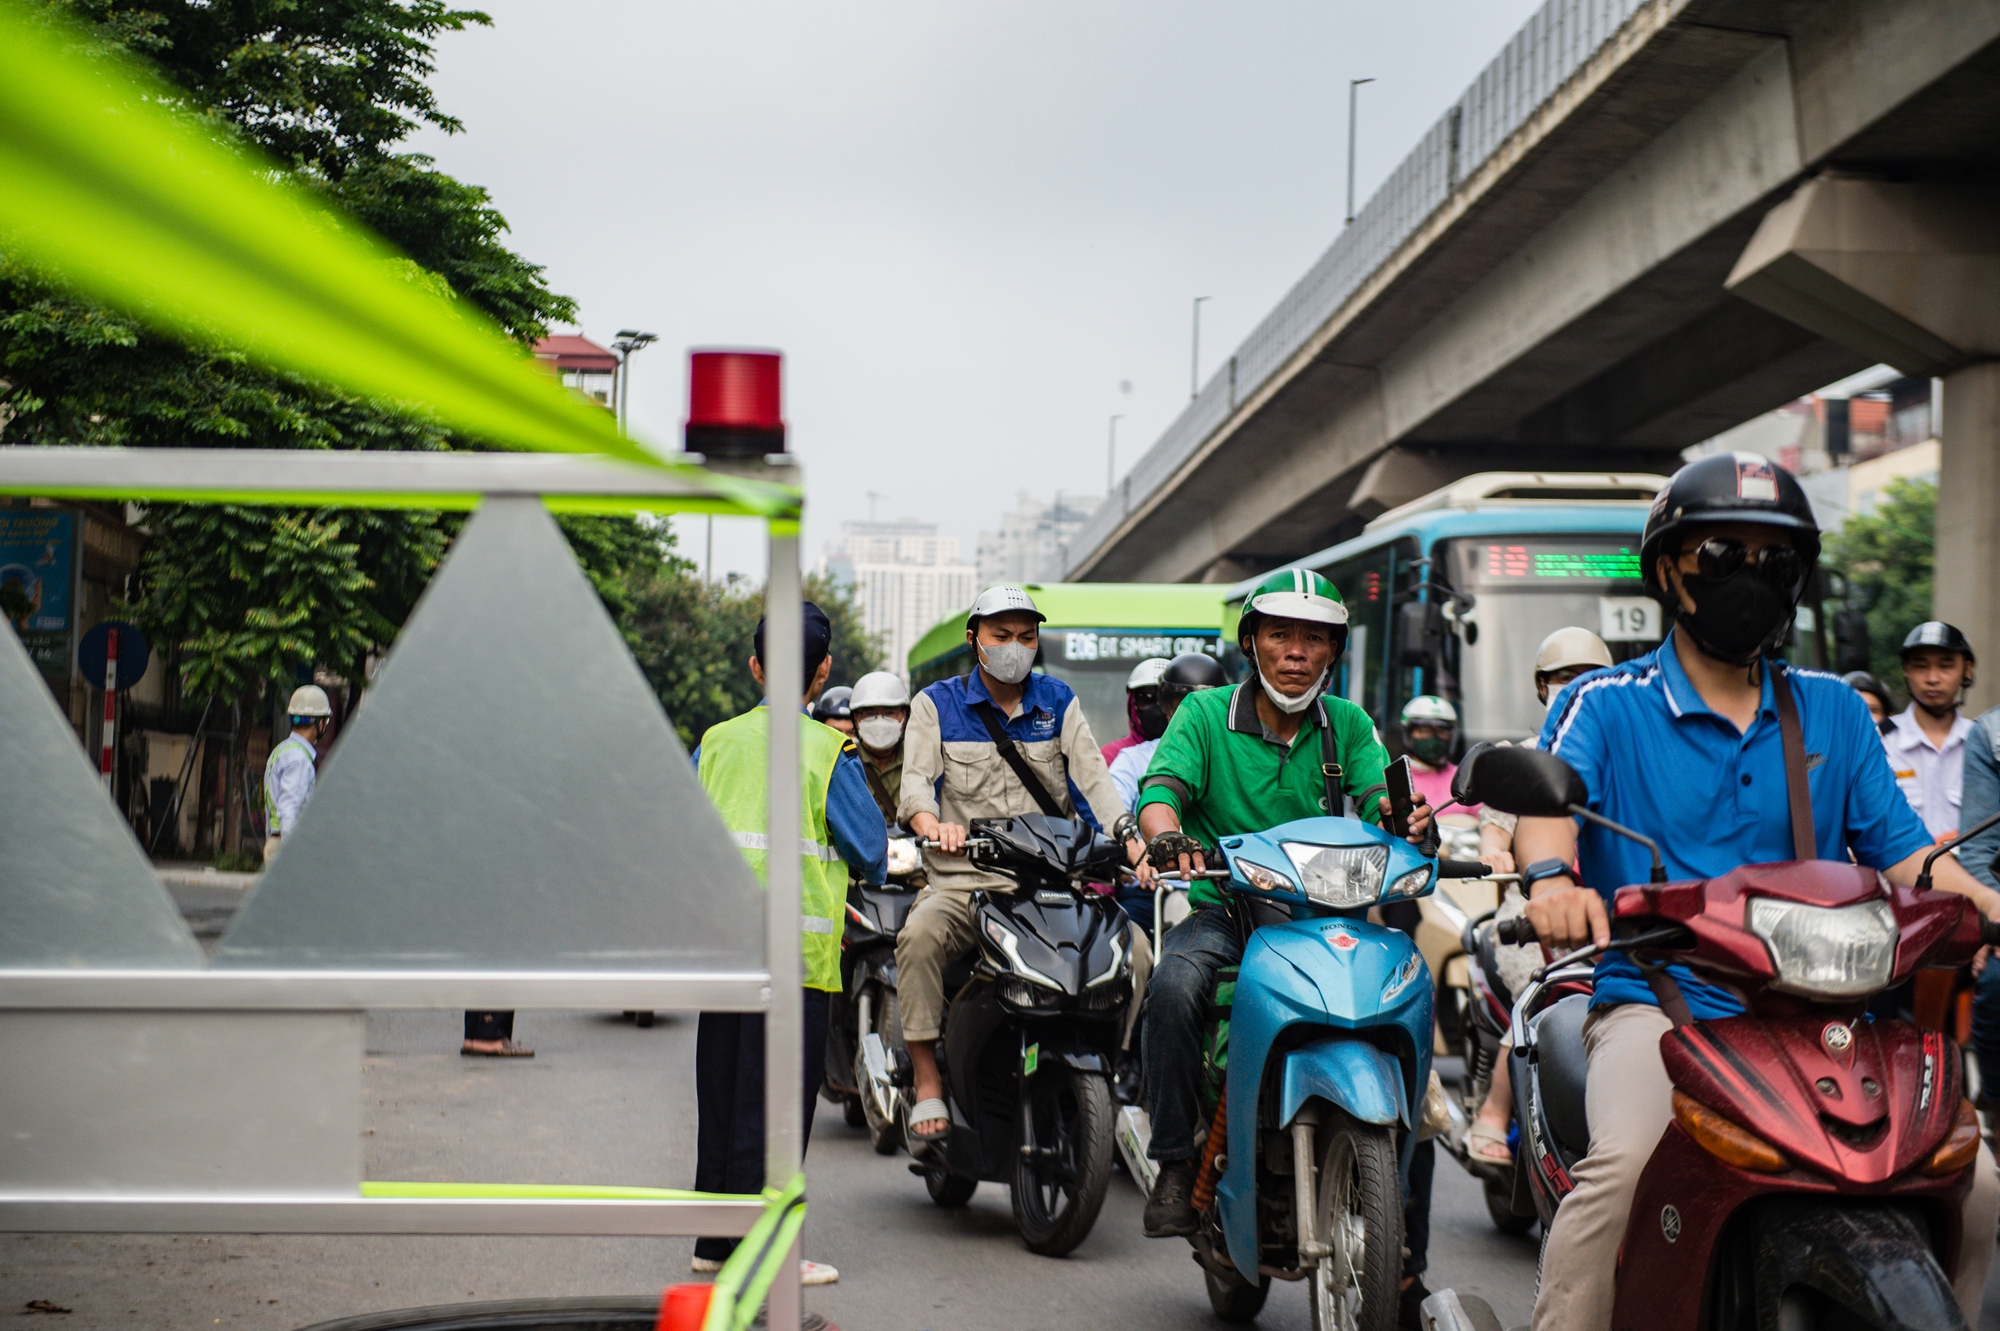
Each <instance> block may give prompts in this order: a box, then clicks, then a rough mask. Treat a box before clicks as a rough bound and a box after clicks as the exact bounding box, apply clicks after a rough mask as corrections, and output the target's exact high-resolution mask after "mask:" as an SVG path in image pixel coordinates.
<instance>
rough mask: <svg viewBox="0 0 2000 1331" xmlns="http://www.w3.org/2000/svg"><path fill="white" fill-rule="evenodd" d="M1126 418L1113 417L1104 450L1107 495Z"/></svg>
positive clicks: (1059, 518) (1059, 526)
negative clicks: (1119, 429) (1119, 423)
mask: <svg viewBox="0 0 2000 1331" xmlns="http://www.w3.org/2000/svg"><path fill="white" fill-rule="evenodd" d="M1197 308H1199V307H1197ZM1124 419H1125V418H1124V417H1123V416H1113V417H1112V418H1111V442H1110V443H1109V444H1108V445H1107V446H1106V447H1105V450H1104V493H1105V494H1106V495H1107V496H1108V495H1110V493H1111V484H1112V478H1113V477H1114V476H1116V475H1117V474H1118V422H1120V421H1122V420H1124ZM1056 499H1057V501H1058V502H1057V504H1056V530H1057V531H1058V532H1060V531H1061V530H1062V504H1061V502H1060V501H1061V499H1062V496H1061V495H1060V494H1058V495H1057V496H1056Z"/></svg>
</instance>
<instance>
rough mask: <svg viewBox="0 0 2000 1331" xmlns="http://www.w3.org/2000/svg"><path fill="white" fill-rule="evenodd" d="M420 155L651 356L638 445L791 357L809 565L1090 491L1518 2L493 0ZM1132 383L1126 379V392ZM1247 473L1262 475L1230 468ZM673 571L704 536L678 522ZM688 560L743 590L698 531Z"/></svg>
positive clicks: (1227, 343)
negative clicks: (870, 527)
mask: <svg viewBox="0 0 2000 1331" xmlns="http://www.w3.org/2000/svg"><path fill="white" fill-rule="evenodd" d="M483 7H484V8H485V9H487V10H488V11H489V12H490V13H491V14H492V15H493V19H494V26H493V27H492V28H488V29H472V30H469V31H467V32H465V33H462V34H448V35H446V36H445V38H444V39H443V41H442V42H441V44H440V48H439V58H438V73H437V78H436V84H437V87H438V91H439V93H440V96H441V99H442V101H443V104H444V106H445V108H446V109H447V110H448V111H450V112H451V113H453V114H455V115H457V116H459V117H460V118H461V119H462V120H464V122H465V125H466V132H465V133H464V134H461V135H458V136H454V137H450V138H447V137H446V136H444V135H442V134H437V133H434V132H426V133H424V134H422V135H419V136H418V137H417V138H416V139H415V140H414V146H415V147H416V148H417V149H419V150H420V151H424V152H428V153H431V154H432V155H434V156H435V157H436V158H437V159H438V162H439V164H440V165H441V166H442V167H443V168H444V169H445V170H448V171H450V172H451V173H453V174H454V175H456V176H458V177H460V178H462V179H465V180H468V181H472V182H475V183H477V184H480V185H484V186H486V187H487V188H488V189H489V190H491V191H492V194H493V198H494V201H495V203H496V204H497V205H498V207H499V208H500V210H501V211H502V212H503V213H504V214H505V215H506V217H507V219H508V221H509V222H510V223H511V224H512V226H513V237H512V240H513V244H514V246H515V248H517V249H518V250H519V251H520V252H521V253H523V254H525V255H527V256H528V257H529V258H530V259H532V260H534V261H535V262H538V263H542V264H545V265H547V267H548V272H549V278H550V281H551V282H552V284H553V285H554V287H555V289H556V290H558V291H561V292H564V293H567V294H569V295H572V296H575V297H576V298H577V299H578V301H579V302H580V303H581V307H582V313H581V319H582V324H581V329H580V331H582V332H584V333H585V334H586V335H588V336H590V337H592V338H594V339H595V340H597V341H599V342H601V343H607V344H608V343H609V342H610V341H611V340H612V335H613V334H614V333H615V332H616V331H617V330H619V329H620V328H642V329H646V330H648V331H651V332H655V333H658V334H659V335H660V342H659V344H658V345H657V346H655V347H653V348H651V349H649V350H647V351H645V352H642V353H640V355H639V356H638V357H637V358H635V361H634V372H633V376H632V390H631V393H632V426H633V430H634V432H635V433H636V434H638V435H639V436H640V437H641V438H643V439H646V440H648V441H651V442H653V443H655V444H657V445H661V446H665V447H678V439H679V430H680V421H681V418H682V416H683V414H684V410H685V402H686V382H685V381H686V355H685V353H686V350H687V349H688V348H689V347H692V346H715V345H724V346H765V347H775V348H778V349H780V350H782V351H783V352H784V353H785V360H786V370H785V373H786V394H785V397H786V415H787V417H788V420H789V423H790V426H791V437H792V441H793V448H794V450H795V451H796V452H797V453H798V455H799V457H800V459H801V461H802V463H803V464H804V466H805V469H806V485H807V522H806V539H805V550H804V553H805V555H806V558H807V560H808V562H809V563H810V562H811V561H813V560H816V559H817V558H818V557H819V555H820V553H821V552H822V549H823V547H824V546H825V544H826V542H828V541H829V540H831V539H833V538H835V537H836V536H837V535H838V533H839V526H840V523H842V522H844V521H848V520H852V519H856V518H865V517H867V516H868V515H869V511H870V499H869V493H868V492H870V491H874V492H877V494H878V495H879V498H877V499H876V500H875V501H874V511H875V513H876V515H877V516H880V517H883V518H892V517H903V516H910V517H917V518H921V519H924V520H927V521H933V522H937V523H940V524H942V526H943V528H944V530H945V532H946V534H949V535H956V536H958V537H959V538H960V539H961V541H962V542H963V550H964V553H965V555H966V557H967V558H970V557H971V554H972V549H973V542H974V539H975V537H976V534H977V532H978V531H979V530H980V529H981V528H982V527H990V526H992V525H993V524H994V522H995V520H996V519H997V518H998V516H999V514H1000V513H1001V512H1002V511H1003V510H1004V509H1007V508H1011V507H1012V506H1013V503H1014V496H1015V493H1016V492H1017V491H1019V490H1023V489H1025V490H1028V491H1030V492H1032V493H1034V494H1035V495H1036V496H1037V497H1039V498H1042V499H1045V500H1046V499H1047V498H1049V497H1050V496H1052V495H1053V494H1054V493H1055V492H1056V491H1058V490H1061V491H1065V492H1068V493H1070V494H1073V495H1074V494H1079V493H1083V494H1090V495H1101V494H1102V493H1103V492H1104V484H1105V462H1106V444H1107V434H1108V428H1109V422H1110V417H1111V416H1112V415H1113V414H1114V413H1122V415H1123V417H1124V419H1123V420H1122V421H1121V422H1120V424H1119V426H1118V440H1119V443H1118V453H1117V466H1118V473H1119V474H1121V475H1122V474H1123V473H1124V471H1125V470H1126V469H1127V468H1128V467H1129V466H1130V465H1131V463H1132V462H1133V461H1135V460H1136V459H1137V458H1138V457H1139V455H1140V454H1141V453H1142V452H1143V451H1144V450H1145V449H1146V448H1147V447H1149V446H1150V445H1151V444H1152V442H1153V441H1154V440H1155V439H1156V438H1158V436H1159V434H1160V432H1161V431H1162V430H1163V429H1164V428H1165V427H1166V426H1167V424H1168V423H1169V422H1171V421H1172V419H1173V417H1174V415H1175V414H1176V413H1177V412H1178V411H1179V410H1180V408H1181V407H1182V405H1184V404H1185V402H1186V401H1187V397H1188V376H1189V351H1190V317H1189V316H1190V302H1191V300H1192V298H1193V297H1195V296H1210V297H1212V298H1213V299H1211V300H1210V301H1209V302H1208V303H1207V305H1206V306H1205V307H1204V310H1203V314H1202V338H1201V343H1202V375H1203V378H1204V379H1206V377H1207V375H1208V374H1209V373H1210V372H1212V371H1213V369H1214V367H1215V366H1216V365H1217V364H1219V363H1220V362H1221V361H1222V360H1223V359H1224V358H1226V357H1227V356H1228V355H1229V353H1230V352H1231V351H1232V350H1234V349H1235V347H1236V344H1237V343H1238V342H1239V341H1240V340H1241V339H1242V338H1243V337H1244V336H1245V335H1246V334H1247V333H1248V332H1249V331H1250V329H1251V328H1252V327H1253V326H1254V325H1255V324H1256V322H1257V321H1258V320H1259V319H1260V318H1262V317H1263V315H1264V314H1265V313H1266V312H1267V311H1268V310H1269V309H1270V308H1271V306H1272V305H1273V304H1275V303H1276V301H1277V300H1278V298H1279V297H1280V296H1282V295H1283V294H1284V292H1285V290H1286V289H1287V288H1288V287H1290V285H1291V284H1292V283H1293V282H1294V281H1295V280H1297V278H1298V277H1299V276H1300V275H1301V274H1303V273H1304V271H1305V269H1306V267H1307V266H1308V265H1309V264H1310V263H1311V262H1312V261H1313V260H1314V259H1315V258H1316V257H1317V256H1318V255H1319V254H1320V252H1321V251H1322V250H1324V249H1325V248H1326V246H1327V245H1328V244H1329V243H1330V242H1331V241H1332V239H1333V237H1334V235H1335V233H1336V232H1337V231H1338V230H1339V228H1340V224H1341V219H1342V217H1343V216H1344V212H1345V191H1346V145H1347V89H1348V80H1349V79H1354V78H1373V79H1375V80H1376V81H1375V82H1374V83H1373V84H1370V85H1369V86H1367V87H1364V88H1363V89H1362V90H1361V114H1360V117H1359V152H1358V163H1359V165H1358V177H1359V194H1360V197H1361V198H1362V199H1366V197H1367V196H1368V195H1369V194H1370V193H1371V192H1372V191H1373V190H1374V189H1375V187H1376V186H1377V185H1378V184H1379V183H1380V182H1381V180H1382V179H1383V178H1384V177H1385V176H1386V175H1387V174H1388V173H1389V171H1390V170H1392V169H1393V168H1394V167H1395V165H1396V164H1397V163H1398V162H1399V161H1400V160H1401V159H1402V157H1403V156H1404V154H1405V153H1407V152H1408V151H1409V149H1410V148H1411V146H1412V145H1413V144H1415V142H1416V141H1417V139H1418V138H1419V137H1420V136H1421V135H1422V134H1423V133H1424V132H1425V131H1426V130H1427V129H1428V128H1429V126H1430V125H1431V123H1432V122H1433V121H1434V120H1435V119H1436V118H1437V117H1438V116H1439V115H1441V114H1442V113H1443V111H1444V108H1445V107H1446V106H1447V105H1448V104H1449V103H1450V102H1451V100H1452V99H1453V98H1454V97H1456V96H1457V95H1458V93H1459V92H1461V91H1462V90H1463V89H1464V87H1465V86H1466V85H1467V84H1468V83H1470V82H1471V80H1472V78H1473V77H1474V76H1475V75H1476V74H1477V73H1478V71H1479V69H1480V68H1481V67H1482V66H1483V65H1484V64H1485V63H1486V62H1487V61H1488V60H1490V59H1491V58H1492V57H1493V55H1494V54H1495V53H1496V52H1497V51H1498V50H1499V49H1500V47H1501V46H1502V44H1504V42H1505V41H1506V40H1507V38H1508V37H1509V36H1511V35H1512V33H1513V32H1514V30H1515V29H1516V28H1518V27H1519V26H1520V25H1521V23H1522V22H1524V21H1525V20H1526V18H1527V16H1528V15H1529V14H1530V13H1531V12H1532V10H1533V9H1534V3H1533V0H1401V2H1400V3H1398V4H1395V5H1383V4H1379V3H1363V2H1362V0H1312V2H1304V0H1236V3H1231V4H1224V3H1220V2H1219V0H1147V3H1111V2H1109V0H1106V2H1104V3H1084V4H1075V3H1070V4H1055V3H1048V2H1047V0H1034V2H1031V3H1018V2H1017V3H1012V4H1005V5H1002V4H994V3H982V2H980V0H959V2H958V3H942V4H940V3H936V0H926V2H924V3H916V2H914V0H871V3H868V4H861V5H828V4H825V3H817V4H813V3H795V2H792V0H732V3H727V4H699V5H697V4H689V3H685V0H645V2H641V0H564V2H563V3H550V0H533V2H532V3H530V2H528V0H497V2H489V3H486V4H485V5H484V6H483ZM1127 382H1129V383H1130V385H1131V389H1130V392H1129V393H1127V392H1124V391H1121V384H1123V383H1127ZM1245 483H1246V484H1254V483H1255V478H1254V477H1246V478H1245ZM680 530H681V531H682V535H683V539H682V548H683V550H684V551H685V552H687V553H689V554H691V555H693V556H694V557H695V558H697V559H699V558H700V557H701V535H700V526H699V520H696V521H695V523H694V524H692V525H691V526H689V525H681V526H680ZM715 563H716V571H717V573H718V574H720V573H722V572H726V571H729V570H732V569H734V570H739V571H744V572H748V573H751V574H752V575H754V576H758V577H761V576H762V567H763V566H762V543H761V535H760V534H759V532H758V530H757V529H756V528H755V525H754V524H750V523H747V522H745V521H742V520H736V521H723V522H718V524H717V537H716V556H715Z"/></svg>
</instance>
